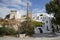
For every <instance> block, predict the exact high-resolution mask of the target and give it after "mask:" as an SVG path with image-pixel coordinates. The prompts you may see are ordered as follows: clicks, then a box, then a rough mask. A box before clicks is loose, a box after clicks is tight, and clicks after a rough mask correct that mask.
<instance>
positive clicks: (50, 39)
mask: <svg viewBox="0 0 60 40" xmlns="http://www.w3.org/2000/svg"><path fill="white" fill-rule="evenodd" d="M36 35H37V36H36ZM38 35H39V34H35V36H33V37H28V38H17V37H10V36H4V37H0V40H60V36H58V35H51V34H40V36H38ZM47 35H49V36H47Z"/></svg>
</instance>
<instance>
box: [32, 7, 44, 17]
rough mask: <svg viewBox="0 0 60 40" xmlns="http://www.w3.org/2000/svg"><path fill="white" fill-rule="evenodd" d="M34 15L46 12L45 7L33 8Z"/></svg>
mask: <svg viewBox="0 0 60 40" xmlns="http://www.w3.org/2000/svg"><path fill="white" fill-rule="evenodd" d="M32 12H33V16H36V15H37V14H38V15H39V14H45V9H44V8H43V9H39V8H35V9H33V11H32Z"/></svg>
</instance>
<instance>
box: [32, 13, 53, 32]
mask: <svg viewBox="0 0 60 40" xmlns="http://www.w3.org/2000/svg"><path fill="white" fill-rule="evenodd" d="M52 18H53V16H51V15H49V14H47V13H38V14H36V15H35V16H34V17H33V19H34V20H35V21H38V22H42V23H43V24H42V26H41V27H36V28H35V29H34V32H35V33H51V32H52V23H51V20H52Z"/></svg>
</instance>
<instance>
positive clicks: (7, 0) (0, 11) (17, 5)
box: [0, 0, 31, 18]
mask: <svg viewBox="0 0 60 40" xmlns="http://www.w3.org/2000/svg"><path fill="white" fill-rule="evenodd" d="M0 1H1V2H0V17H3V18H4V17H5V15H7V14H8V13H9V11H10V10H19V12H20V14H21V15H23V14H26V11H25V10H23V8H22V7H21V5H22V6H26V2H28V3H29V5H30V6H31V2H30V1H29V0H23V1H22V0H0ZM8 7H14V8H8ZM25 8H26V7H25Z"/></svg>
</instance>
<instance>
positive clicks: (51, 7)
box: [46, 0, 60, 25]
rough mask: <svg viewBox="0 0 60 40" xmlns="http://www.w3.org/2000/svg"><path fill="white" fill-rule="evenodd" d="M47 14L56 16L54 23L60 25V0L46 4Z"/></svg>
mask: <svg viewBox="0 0 60 40" xmlns="http://www.w3.org/2000/svg"><path fill="white" fill-rule="evenodd" d="M46 12H47V13H48V14H54V17H55V18H54V20H53V23H54V24H56V25H60V0H53V1H50V2H49V3H47V4H46Z"/></svg>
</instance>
